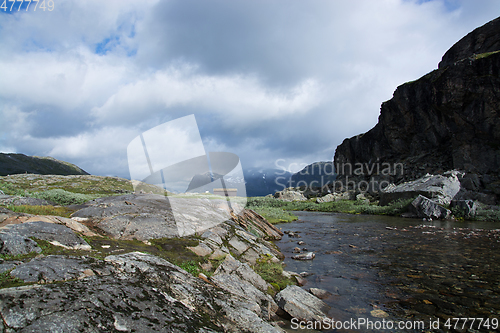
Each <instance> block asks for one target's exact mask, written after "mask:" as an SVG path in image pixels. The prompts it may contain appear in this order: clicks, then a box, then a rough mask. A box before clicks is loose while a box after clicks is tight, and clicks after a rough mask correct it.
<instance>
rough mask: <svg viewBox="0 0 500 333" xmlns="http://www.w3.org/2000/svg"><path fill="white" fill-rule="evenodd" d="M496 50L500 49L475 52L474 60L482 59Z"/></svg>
mask: <svg viewBox="0 0 500 333" xmlns="http://www.w3.org/2000/svg"><path fill="white" fill-rule="evenodd" d="M498 52H500V50H498V51H493V52H484V53H479V54H475V55H474V59H476V60H477V59H483V58H486V57H489V56H490V55H492V54H495V53H498Z"/></svg>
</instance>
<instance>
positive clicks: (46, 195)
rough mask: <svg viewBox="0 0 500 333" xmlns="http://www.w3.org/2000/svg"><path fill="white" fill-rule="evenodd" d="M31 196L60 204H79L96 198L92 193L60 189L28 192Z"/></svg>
mask: <svg viewBox="0 0 500 333" xmlns="http://www.w3.org/2000/svg"><path fill="white" fill-rule="evenodd" d="M30 196H31V197H33V198H38V199H44V200H48V201H52V202H55V203H57V204H59V205H61V206H67V205H80V204H83V203H85V202H87V201H90V200H93V199H95V198H96V196H94V195H90V194H82V193H73V192H68V191H65V190H62V189H53V190H48V191H45V192H35V193H31V194H30Z"/></svg>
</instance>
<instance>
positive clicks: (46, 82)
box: [0, 0, 500, 176]
mask: <svg viewBox="0 0 500 333" xmlns="http://www.w3.org/2000/svg"><path fill="white" fill-rule="evenodd" d="M420 2H421V1H407V0H385V1H371V0H358V1H354V2H347V1H332V2H306V1H302V2H301V1H297V2H293V5H291V4H290V3H289V2H285V1H252V2H251V3H250V2H234V1H210V2H207V1H200V2H195V1H194V2H192V1H190V2H186V1H177V0H170V1H156V0H154V1H153V0H152V1H141V2H138V1H133V0H130V1H129V0H127V1H98V0H92V1H64V0H60V1H56V2H55V6H56V8H55V10H54V11H52V12H38V11H37V12H36V13H33V12H28V13H26V12H24V13H19V14H17V13H15V14H13V15H6V14H0V43H1V45H2V48H0V77H1V78H2V79H1V80H0V116H1V121H2V124H1V125H0V130H1V133H0V150H2V151H12V150H16V151H18V152H22V153H26V154H35V155H53V156H54V157H56V158H61V159H66V160H69V161H71V162H74V163H76V164H79V165H80V166H82V167H83V168H84V169H87V171H89V172H91V173H95V174H121V175H125V176H126V175H127V174H128V167H127V159H126V147H127V145H128V143H129V142H130V141H131V140H132V139H133V138H134V137H136V136H137V135H138V134H140V133H141V132H143V131H145V130H148V129H149V128H152V127H154V126H157V125H159V124H161V123H163V122H166V121H169V120H172V119H175V118H178V117H181V116H185V115H187V114H192V113H194V114H195V115H196V117H197V120H198V125H199V126H200V131H201V133H202V139H203V140H204V141H205V143H206V145H207V146H206V147H209V148H207V151H214V150H215V149H217V150H221V149H225V150H227V151H231V152H233V153H236V154H237V155H239V156H240V157H241V159H242V165H243V167H244V168H245V167H249V166H252V165H262V166H263V165H266V164H267V165H270V166H272V165H274V161H275V160H276V159H277V158H285V159H286V160H287V161H289V162H290V163H292V162H293V161H297V162H299V161H300V162H307V163H309V162H314V161H315V160H319V159H329V158H331V156H332V155H333V152H334V149H335V147H336V145H338V144H340V143H341V141H342V140H343V139H344V138H345V137H349V136H353V135H356V134H359V133H361V132H364V131H367V130H369V129H370V128H371V127H373V125H375V123H376V121H377V117H378V114H379V107H380V104H381V103H382V102H383V101H385V100H387V99H389V98H391V96H392V93H393V91H394V90H395V88H396V87H397V86H398V85H400V84H402V83H404V82H405V81H409V80H414V79H417V78H418V77H420V76H422V75H424V74H425V73H427V72H429V71H431V70H432V69H434V68H436V67H437V63H438V62H439V60H440V58H441V56H442V55H443V54H444V52H445V51H446V50H447V49H448V48H449V47H451V45H452V44H453V43H455V42H456V41H458V40H459V39H460V38H461V37H462V36H464V35H465V34H466V33H468V32H469V31H471V30H472V29H474V28H475V27H477V26H480V25H482V24H484V23H486V22H487V21H489V20H491V19H493V18H494V17H495V13H498V12H500V11H499V9H500V3H499V2H497V1H482V2H481V5H479V4H478V3H477V2H476V1H472V0H470V1H469V0H463V1H451V2H450V1H448V2H446V1H444V0H443V1H439V0H435V1H428V2H423V3H420ZM450 4H451V5H453V6H455V7H453V8H451V9H450Z"/></svg>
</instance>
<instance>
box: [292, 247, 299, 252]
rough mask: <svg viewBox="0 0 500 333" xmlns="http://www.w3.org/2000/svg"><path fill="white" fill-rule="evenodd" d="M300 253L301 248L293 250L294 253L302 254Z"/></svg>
mask: <svg viewBox="0 0 500 333" xmlns="http://www.w3.org/2000/svg"><path fill="white" fill-rule="evenodd" d="M300 251H301V250H300V248H299V247H296V248H294V249H293V253H300Z"/></svg>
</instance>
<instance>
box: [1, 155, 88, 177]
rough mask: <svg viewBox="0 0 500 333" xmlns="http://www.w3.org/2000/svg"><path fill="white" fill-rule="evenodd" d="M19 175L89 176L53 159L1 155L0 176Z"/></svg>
mask: <svg viewBox="0 0 500 333" xmlns="http://www.w3.org/2000/svg"><path fill="white" fill-rule="evenodd" d="M19 173H34V174H41V175H88V173H87V172H86V171H84V170H82V169H80V168H79V167H77V166H76V165H74V164H71V163H68V162H63V161H59V160H57V159H55V158H52V157H39V156H26V155H24V154H4V153H0V176H7V175H13V174H19Z"/></svg>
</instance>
